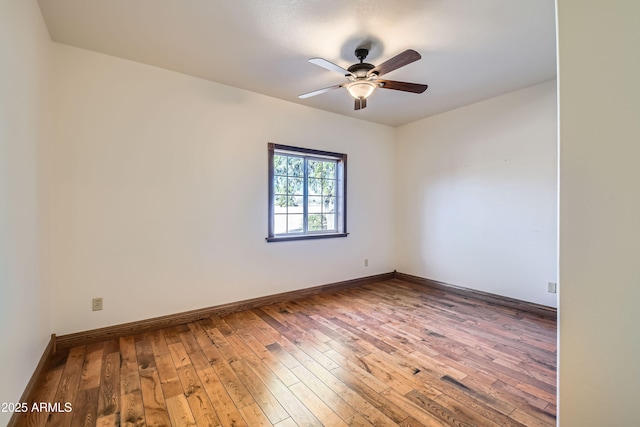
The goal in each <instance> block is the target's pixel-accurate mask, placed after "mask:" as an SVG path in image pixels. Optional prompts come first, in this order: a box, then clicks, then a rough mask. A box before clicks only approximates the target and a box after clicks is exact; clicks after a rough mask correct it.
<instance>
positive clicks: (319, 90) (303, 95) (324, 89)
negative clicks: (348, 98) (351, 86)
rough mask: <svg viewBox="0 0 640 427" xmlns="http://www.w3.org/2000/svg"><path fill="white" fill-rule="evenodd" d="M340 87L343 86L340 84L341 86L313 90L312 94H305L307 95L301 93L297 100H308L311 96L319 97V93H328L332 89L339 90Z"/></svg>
mask: <svg viewBox="0 0 640 427" xmlns="http://www.w3.org/2000/svg"><path fill="white" fill-rule="evenodd" d="M342 86H344V85H343V84H341V85H335V86H329V87H325V88H323V89H318V90H314V91H313V92H307V93H303V94H302V95H298V98H302V99H304V98H310V97H312V96H316V95H320V94H321V93H325V92H329V91H330V90H333V89H338V88H341V87H342Z"/></svg>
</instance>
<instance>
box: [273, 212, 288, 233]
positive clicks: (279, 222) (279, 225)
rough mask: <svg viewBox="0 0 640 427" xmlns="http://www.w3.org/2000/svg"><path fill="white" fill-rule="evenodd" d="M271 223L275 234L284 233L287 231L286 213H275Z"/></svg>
mask: <svg viewBox="0 0 640 427" xmlns="http://www.w3.org/2000/svg"><path fill="white" fill-rule="evenodd" d="M273 225H274V232H275V234H284V233H286V232H287V215H281V214H275V215H274V216H273Z"/></svg>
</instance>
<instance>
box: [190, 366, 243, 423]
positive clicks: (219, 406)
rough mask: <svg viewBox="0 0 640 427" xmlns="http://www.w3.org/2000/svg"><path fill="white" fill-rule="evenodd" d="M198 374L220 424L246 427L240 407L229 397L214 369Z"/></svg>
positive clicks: (200, 371)
mask: <svg viewBox="0 0 640 427" xmlns="http://www.w3.org/2000/svg"><path fill="white" fill-rule="evenodd" d="M197 374H198V378H200V382H201V383H202V386H203V388H204V390H205V393H206V394H207V396H208V397H209V400H210V401H211V403H212V405H213V407H214V408H215V411H216V414H217V415H218V419H219V420H220V423H221V424H222V425H223V426H224V427H241V426H246V423H245V421H244V419H243V417H242V414H241V412H240V410H239V408H240V407H238V406H236V404H235V402H234V401H233V399H231V396H229V393H228V392H227V390H226V389H225V387H224V386H223V385H222V382H221V381H220V378H218V375H217V374H216V373H215V371H214V370H213V368H206V369H202V370H198V371H197ZM252 403H253V402H252ZM244 406H247V405H244ZM244 406H242V407H244Z"/></svg>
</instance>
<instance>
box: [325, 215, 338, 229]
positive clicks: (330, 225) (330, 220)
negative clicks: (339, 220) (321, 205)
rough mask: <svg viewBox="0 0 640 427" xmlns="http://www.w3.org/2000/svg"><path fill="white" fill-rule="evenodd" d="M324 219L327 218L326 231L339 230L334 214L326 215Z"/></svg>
mask: <svg viewBox="0 0 640 427" xmlns="http://www.w3.org/2000/svg"><path fill="white" fill-rule="evenodd" d="M324 218H325V225H326V228H325V230H331V231H335V230H337V227H336V216H335V215H334V214H329V215H325V216H324Z"/></svg>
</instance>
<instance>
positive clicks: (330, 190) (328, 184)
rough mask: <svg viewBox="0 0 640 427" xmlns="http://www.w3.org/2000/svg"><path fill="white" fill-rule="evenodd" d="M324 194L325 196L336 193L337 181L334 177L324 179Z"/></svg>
mask: <svg viewBox="0 0 640 427" xmlns="http://www.w3.org/2000/svg"><path fill="white" fill-rule="evenodd" d="M322 194H323V195H325V196H335V195H336V182H335V181H334V180H332V179H325V180H323V181H322Z"/></svg>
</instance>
